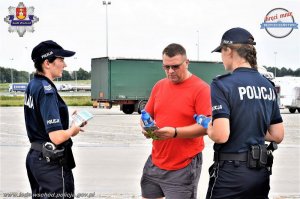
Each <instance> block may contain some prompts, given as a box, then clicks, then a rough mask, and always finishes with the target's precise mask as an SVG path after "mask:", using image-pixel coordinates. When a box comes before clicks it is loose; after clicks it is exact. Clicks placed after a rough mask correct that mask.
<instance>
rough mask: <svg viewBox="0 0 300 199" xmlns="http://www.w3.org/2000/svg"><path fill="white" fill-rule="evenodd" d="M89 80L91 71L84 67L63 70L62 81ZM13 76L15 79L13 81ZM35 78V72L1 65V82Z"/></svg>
mask: <svg viewBox="0 0 300 199" xmlns="http://www.w3.org/2000/svg"><path fill="white" fill-rule="evenodd" d="M75 74H76V75H75ZM76 76H77V80H89V79H91V72H87V71H85V70H84V69H82V68H79V70H78V71H76V72H75V71H72V72H69V71H66V70H64V71H63V77H62V78H61V79H60V80H62V81H68V80H76ZM12 78H13V81H12ZM32 78H33V73H31V74H29V73H28V72H26V71H17V70H16V69H11V68H4V67H1V66H0V83H11V82H14V83H20V82H28V81H29V80H30V79H32Z"/></svg>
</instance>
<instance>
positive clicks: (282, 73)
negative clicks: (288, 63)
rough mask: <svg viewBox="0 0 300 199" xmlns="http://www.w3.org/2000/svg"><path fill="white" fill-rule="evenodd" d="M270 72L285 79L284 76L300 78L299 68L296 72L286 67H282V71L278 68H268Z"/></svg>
mask: <svg viewBox="0 0 300 199" xmlns="http://www.w3.org/2000/svg"><path fill="white" fill-rule="evenodd" d="M265 68H266V69H267V71H268V72H272V73H274V77H275V76H276V77H283V76H294V77H300V68H297V69H296V70H295V71H293V70H292V69H290V68H289V69H287V68H285V67H282V68H281V69H278V68H276V67H266V66H265Z"/></svg>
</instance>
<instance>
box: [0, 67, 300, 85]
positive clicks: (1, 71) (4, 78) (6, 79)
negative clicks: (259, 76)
mask: <svg viewBox="0 0 300 199" xmlns="http://www.w3.org/2000/svg"><path fill="white" fill-rule="evenodd" d="M264 67H265V68H266V69H267V71H269V72H272V73H274V76H275V74H276V77H283V76H295V77H300V68H298V69H296V70H295V71H294V70H292V69H290V68H289V69H287V68H285V67H282V68H280V69H279V68H276V67H267V66H264ZM33 75H34V73H29V72H26V71H18V70H16V69H11V68H4V67H1V66H0V83H11V82H14V83H20V82H29V80H30V79H32V78H33ZM76 79H77V80H90V79H91V72H87V71H85V70H84V69H82V68H79V70H78V71H71V72H69V71H67V70H64V71H63V76H62V78H60V80H62V81H69V80H76ZM12 80H13V81H12Z"/></svg>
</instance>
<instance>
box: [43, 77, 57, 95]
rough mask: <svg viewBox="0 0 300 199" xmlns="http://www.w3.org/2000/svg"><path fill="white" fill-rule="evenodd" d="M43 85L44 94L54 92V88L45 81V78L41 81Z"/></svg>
mask: <svg viewBox="0 0 300 199" xmlns="http://www.w3.org/2000/svg"><path fill="white" fill-rule="evenodd" d="M42 84H43V87H44V92H45V94H51V93H54V92H55V91H54V88H52V86H51V84H50V83H49V82H47V81H46V80H43V81H42Z"/></svg>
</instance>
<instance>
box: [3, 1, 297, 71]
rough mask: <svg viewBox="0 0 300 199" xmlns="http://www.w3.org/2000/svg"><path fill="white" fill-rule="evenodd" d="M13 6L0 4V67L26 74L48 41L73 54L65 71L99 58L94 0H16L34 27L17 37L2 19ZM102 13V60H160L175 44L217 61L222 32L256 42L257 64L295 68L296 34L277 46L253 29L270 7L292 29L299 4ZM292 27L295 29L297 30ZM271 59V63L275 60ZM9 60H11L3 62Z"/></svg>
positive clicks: (126, 5)
mask: <svg viewBox="0 0 300 199" xmlns="http://www.w3.org/2000/svg"><path fill="white" fill-rule="evenodd" d="M20 1H21V0H19V1H15V0H1V3H0V13H1V18H2V19H1V25H0V34H1V36H0V42H1V43H0V66H3V67H6V68H9V67H13V68H15V69H17V70H25V71H34V67H33V63H32V61H31V58H30V55H31V50H32V48H33V47H34V46H36V45H37V44H38V43H40V42H41V41H44V40H48V39H51V40H54V41H56V42H57V43H58V44H60V45H61V46H62V47H63V48H65V49H67V50H73V51H76V55H75V57H76V58H77V59H74V58H73V57H72V58H67V59H66V63H67V64H68V67H67V68H66V70H69V71H72V70H78V68H79V67H82V68H83V69H85V70H87V71H90V69H91V66H90V65H91V58H96V57H104V56H106V36H105V30H106V29H105V6H103V5H102V0H64V1H62V0H30V1H28V0H27V1H26V0H23V1H22V2H23V3H24V4H25V6H26V7H31V6H33V7H34V8H35V11H34V15H35V16H37V17H38V18H39V22H37V23H35V24H34V28H35V32H33V33H31V32H26V33H25V35H24V36H23V37H19V35H18V34H17V33H16V32H14V33H9V32H8V27H9V24H7V23H6V22H4V18H5V17H6V16H7V15H8V14H9V12H8V7H9V6H13V7H17V5H18V3H19V2H20ZM111 2H112V4H111V5H109V6H108V26H109V27H108V32H109V39H108V45H109V49H108V51H109V52H108V54H109V56H110V57H126V58H154V59H160V58H161V52H162V50H163V48H164V47H165V46H167V45H168V44H169V43H173V42H175V43H180V44H182V45H183V46H184V47H185V48H186V50H187V54H188V57H189V58H190V59H191V60H196V59H197V45H196V44H197V42H198V39H197V38H198V37H197V31H199V44H200V45H199V59H200V60H203V61H221V56H220V54H219V53H211V51H212V50H213V49H214V48H216V47H217V46H218V44H219V43H220V40H221V37H222V35H223V33H224V32H225V31H226V30H228V29H230V28H233V27H242V28H245V29H247V30H249V31H250V32H251V33H252V34H253V36H254V38H255V41H256V42H257V45H256V49H257V53H258V64H259V65H267V66H275V58H276V66H277V67H280V68H281V67H286V68H292V69H293V70H295V69H297V68H299V67H300V30H299V29H294V30H293V32H292V33H291V34H290V35H289V36H287V37H285V38H282V39H277V38H274V37H271V36H270V35H269V34H268V33H267V32H266V31H265V30H264V29H260V24H261V23H262V22H263V20H264V17H265V16H266V14H267V13H268V12H269V11H270V10H272V9H274V8H285V9H287V10H289V11H290V12H292V13H293V16H294V19H295V22H296V23H298V24H299V23H300V3H299V0H252V1H241V0H186V1H183V0H181V1H179V0H126V1H125V0H111ZM298 26H299V28H300V25H298ZM274 52H277V55H276V57H275V53H274ZM12 58H13V60H11V59H12Z"/></svg>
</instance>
